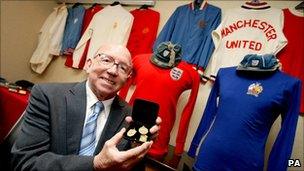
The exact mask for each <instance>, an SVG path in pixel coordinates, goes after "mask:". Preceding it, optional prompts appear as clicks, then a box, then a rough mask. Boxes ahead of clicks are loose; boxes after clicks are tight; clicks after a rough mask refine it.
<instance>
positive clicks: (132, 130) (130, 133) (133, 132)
mask: <svg viewBox="0 0 304 171" xmlns="http://www.w3.org/2000/svg"><path fill="white" fill-rule="evenodd" d="M136 132H137V131H136V130H135V129H130V130H129V131H128V132H127V135H128V137H132V136H133V135H135V134H136Z"/></svg>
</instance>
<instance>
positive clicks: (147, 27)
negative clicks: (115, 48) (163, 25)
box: [127, 9, 159, 57]
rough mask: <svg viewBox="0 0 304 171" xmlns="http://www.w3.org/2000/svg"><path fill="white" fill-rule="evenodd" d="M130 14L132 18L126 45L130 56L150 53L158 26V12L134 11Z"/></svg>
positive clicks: (147, 10)
mask: <svg viewBox="0 0 304 171" xmlns="http://www.w3.org/2000/svg"><path fill="white" fill-rule="evenodd" d="M130 13H131V14H132V15H133V17H134V21H133V26H132V29H131V33H130V38H129V41H128V44H127V48H128V49H129V51H130V53H131V56H132V57H134V56H136V55H139V54H144V53H152V50H153V43H154V41H155V39H156V34H157V29H158V24H159V12H157V11H154V10H151V9H135V10H133V11H131V12H130Z"/></svg>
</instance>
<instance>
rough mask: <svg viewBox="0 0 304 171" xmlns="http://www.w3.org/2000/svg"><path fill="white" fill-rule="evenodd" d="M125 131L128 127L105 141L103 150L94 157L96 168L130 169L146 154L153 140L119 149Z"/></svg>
mask: <svg viewBox="0 0 304 171" xmlns="http://www.w3.org/2000/svg"><path fill="white" fill-rule="evenodd" d="M155 129H156V128H155ZM150 130H151V129H150ZM125 131H126V129H125V128H122V129H121V130H120V131H119V132H118V133H117V134H116V135H115V136H113V137H112V138H111V139H109V140H108V141H106V142H105V144H104V146H103V148H102V150H101V152H100V153H99V154H98V155H96V156H95V157H94V161H93V167H94V170H130V169H131V168H132V167H133V166H134V165H135V164H136V163H137V162H138V161H139V160H141V159H142V158H143V157H144V156H145V154H146V153H147V152H148V150H149V149H150V148H151V145H152V143H153V141H149V142H145V143H143V144H142V145H140V146H137V147H135V148H132V149H130V150H127V151H118V149H117V148H116V145H117V144H118V143H119V142H120V140H121V139H122V137H123V134H124V132H125ZM153 131H154V130H153ZM157 131H158V130H157Z"/></svg>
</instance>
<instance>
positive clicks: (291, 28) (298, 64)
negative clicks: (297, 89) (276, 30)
mask: <svg viewBox="0 0 304 171" xmlns="http://www.w3.org/2000/svg"><path fill="white" fill-rule="evenodd" d="M283 12H284V28H283V32H284V34H285V36H286V38H287V40H288V44H287V45H286V47H285V48H284V49H282V51H280V53H279V54H278V55H277V57H278V58H279V59H280V62H281V63H282V70H283V71H284V72H286V73H288V74H290V75H292V76H294V77H297V78H299V79H300V80H301V81H302V82H303V81H304V39H303V37H304V31H303V30H304V17H303V16H302V17H301V16H297V15H294V14H293V13H291V12H290V10H289V9H283ZM295 26H296V27H295ZM301 94H302V95H301V109H300V112H301V113H303V114H304V88H302V93H301Z"/></svg>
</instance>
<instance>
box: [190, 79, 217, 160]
mask: <svg viewBox="0 0 304 171" xmlns="http://www.w3.org/2000/svg"><path fill="white" fill-rule="evenodd" d="M218 96H219V79H216V80H215V83H214V85H213V87H212V89H211V92H210V95H209V98H208V101H207V104H206V108H205V111H204V114H203V116H202V119H201V121H200V123H199V126H198V128H197V130H196V132H195V135H194V137H193V139H192V142H191V145H190V148H189V151H188V155H189V156H190V157H194V156H195V154H196V150H197V148H198V146H199V144H200V141H201V139H202V137H203V136H204V135H205V134H206V133H207V131H208V130H209V128H210V126H211V124H212V122H213V120H214V118H215V116H216V113H217V108H218V106H217V98H218Z"/></svg>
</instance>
